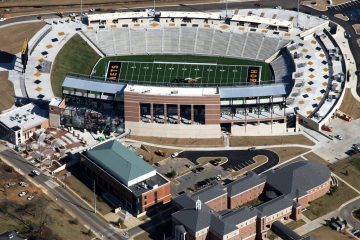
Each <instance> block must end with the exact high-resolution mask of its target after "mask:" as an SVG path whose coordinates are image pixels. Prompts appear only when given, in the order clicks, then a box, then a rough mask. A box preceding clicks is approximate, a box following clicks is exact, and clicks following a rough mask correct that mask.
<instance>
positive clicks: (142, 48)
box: [130, 29, 146, 54]
mask: <svg viewBox="0 0 360 240" xmlns="http://www.w3.org/2000/svg"><path fill="white" fill-rule="evenodd" d="M145 36H146V35H145V29H136V30H135V29H130V43H131V48H130V49H131V53H135V54H141V53H145V52H146V37H145Z"/></svg>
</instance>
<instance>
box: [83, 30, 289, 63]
mask: <svg viewBox="0 0 360 240" xmlns="http://www.w3.org/2000/svg"><path fill="white" fill-rule="evenodd" d="M208 26H210V25H208ZM84 34H85V35H86V36H87V37H88V38H89V39H90V40H91V41H92V42H93V43H94V44H96V45H97V46H98V47H99V49H101V51H103V52H104V53H105V54H106V55H108V56H111V55H125V54H144V53H149V54H164V53H170V54H176V53H185V54H203V55H218V56H229V57H238V58H249V59H256V60H266V59H268V58H270V57H271V56H272V55H274V54H275V53H276V52H277V51H279V50H280V49H281V48H282V47H283V46H284V45H285V44H287V43H289V42H290V39H289V40H286V39H283V37H284V36H283V35H281V34H280V35H279V34H273V33H272V32H269V33H267V34H264V33H262V32H260V31H254V30H252V31H249V32H248V31H245V30H243V29H242V30H239V29H238V28H233V29H225V30H222V29H220V28H219V29H218V28H216V27H215V26H212V27H201V26H200V27H193V26H192V27H185V26H182V27H156V28H153V27H150V26H149V27H148V28H146V27H144V28H138V27H137V28H128V27H125V28H112V29H101V30H98V31H94V30H88V31H85V32H84Z"/></svg>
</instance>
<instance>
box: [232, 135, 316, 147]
mask: <svg viewBox="0 0 360 240" xmlns="http://www.w3.org/2000/svg"><path fill="white" fill-rule="evenodd" d="M283 144H301V145H307V146H313V145H314V143H313V142H312V141H311V140H310V139H308V138H307V137H305V136H304V135H300V134H299V135H288V136H251V137H230V146H231V147H235V146H241V147H250V146H269V145H283Z"/></svg>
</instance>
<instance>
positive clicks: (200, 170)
mask: <svg viewBox="0 0 360 240" xmlns="http://www.w3.org/2000/svg"><path fill="white" fill-rule="evenodd" d="M204 169H205V168H203V167H197V168H196V170H197V171H198V172H202V171H203V170H204Z"/></svg>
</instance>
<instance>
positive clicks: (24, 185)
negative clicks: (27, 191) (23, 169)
mask: <svg viewBox="0 0 360 240" xmlns="http://www.w3.org/2000/svg"><path fill="white" fill-rule="evenodd" d="M19 185H20V186H22V187H27V186H29V184H28V183H26V182H19Z"/></svg>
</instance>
